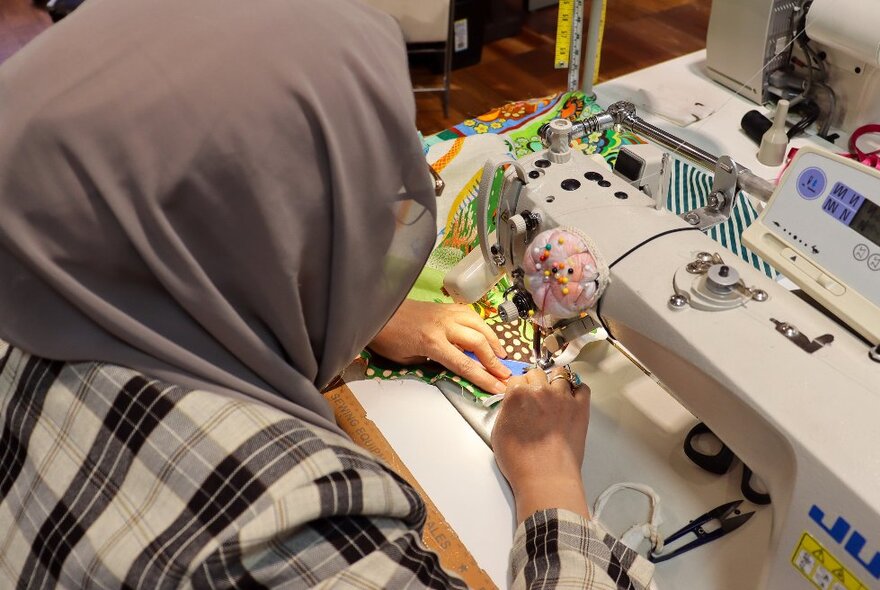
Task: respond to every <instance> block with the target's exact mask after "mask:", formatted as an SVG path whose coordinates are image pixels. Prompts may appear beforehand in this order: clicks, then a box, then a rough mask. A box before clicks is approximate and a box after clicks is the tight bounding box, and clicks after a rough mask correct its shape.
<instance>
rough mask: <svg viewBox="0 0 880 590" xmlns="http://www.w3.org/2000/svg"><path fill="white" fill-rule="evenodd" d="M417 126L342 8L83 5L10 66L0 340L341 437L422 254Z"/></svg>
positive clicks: (386, 52)
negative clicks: (347, 376)
mask: <svg viewBox="0 0 880 590" xmlns="http://www.w3.org/2000/svg"><path fill="white" fill-rule="evenodd" d="M414 110H415V109H414V100H413V95H412V88H411V84H410V80H409V73H408V68H407V63H406V55H405V50H404V44H403V39H402V35H401V33H400V30H399V27H398V26H397V24H396V23H395V22H394V21H393V20H392V19H391V18H390V17H388V16H386V15H383V14H381V13H379V12H377V11H375V10H373V9H371V8H369V7H367V6H365V5H362V4H360V3H359V2H357V1H356V0H249V1H248V2H241V1H239V0H186V1H185V2H180V1H179V0H89V1H88V2H85V3H84V4H83V5H82V6H81V7H80V8H79V9H78V10H77V11H75V12H74V13H73V14H72V15H71V16H69V17H68V18H66V19H64V20H63V21H61V22H60V23H58V24H57V25H55V26H53V27H52V28H50V29H49V30H48V31H46V32H45V33H43V34H42V35H41V36H39V37H37V38H36V39H35V40H34V41H32V42H31V44H30V45H28V46H26V47H25V48H24V49H23V50H21V51H20V52H19V53H18V54H16V55H15V56H13V57H12V58H11V59H9V60H8V61H7V62H5V63H4V64H3V66H2V67H0V338H2V339H3V340H6V341H8V342H10V343H11V344H13V345H15V346H18V347H20V348H21V349H23V350H25V351H27V352H29V353H32V354H36V355H39V356H42V357H46V358H50V359H55V360H62V361H102V362H109V363H114V364H119V365H123V366H127V367H131V368H134V369H137V370H139V371H142V372H144V373H146V374H148V375H152V376H155V377H157V378H159V379H162V380H165V381H168V382H172V383H179V384H181V385H184V386H188V387H197V388H202V389H208V390H212V391H217V392H221V393H225V394H227V395H230V396H241V397H245V398H250V399H255V400H259V401H261V402H264V403H268V404H271V405H273V406H276V407H278V408H280V409H282V410H284V411H287V412H289V413H291V414H293V415H295V416H297V417H299V418H301V419H303V420H305V421H307V422H309V423H311V424H313V425H316V426H320V427H323V428H327V429H331V430H337V429H336V427H335V423H334V421H333V414H332V412H331V411H330V409H329V406H328V405H327V404H326V402H325V401H324V400H323V399H322V397H321V395H320V393H319V391H318V388H320V387H321V386H323V385H325V384H326V383H327V382H328V381H329V380H331V379H332V378H333V376H335V375H336V374H337V373H338V372H339V371H341V369H342V368H344V367H345V365H346V364H348V363H349V362H350V361H351V360H352V359H353V358H354V356H355V355H356V354H357V351H358V350H359V349H361V348H362V347H363V346H365V345H366V344H367V343H368V342H369V341H370V340H371V339H372V338H373V337H374V336H375V335H376V334H377V333H378V331H379V330H380V328H381V327H382V326H383V325H384V323H385V322H386V321H387V320H388V318H389V317H390V316H391V314H392V313H393V312H394V310H395V309H396V308H397V306H398V305H399V304H400V302H401V301H402V299H403V298H404V296H405V294H406V292H407V290H408V289H409V288H410V287H411V285H412V283H413V281H414V280H415V278H416V276H417V274H418V272H419V271H420V269H421V267H422V265H423V263H424V261H425V260H426V258H427V256H428V253H429V251H430V249H431V247H432V245H433V239H434V228H435V221H434V216H435V203H434V200H435V197H434V195H433V192H432V184H431V181H430V177H429V175H428V172H427V167H426V164H425V161H424V158H423V154H422V150H421V144H420V142H419V139H418V136H417V133H416V130H415V126H414V120H415V112H414ZM337 432H338V430H337Z"/></svg>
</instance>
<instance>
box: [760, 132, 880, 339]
mask: <svg viewBox="0 0 880 590" xmlns="http://www.w3.org/2000/svg"><path fill="white" fill-rule="evenodd" d="M743 240H744V241H745V243H746V244H747V245H748V246H749V247H751V248H752V249H753V250H755V251H756V252H758V253H759V254H760V255H761V256H763V257H764V259H765V260H767V261H768V262H769V263H770V264H772V265H774V266H775V267H776V268H777V269H778V270H779V271H780V272H782V273H783V274H785V275H786V276H788V277H789V278H790V279H791V280H792V281H794V282H795V283H797V284H798V285H799V286H800V287H801V288H802V289H804V291H806V292H807V293H809V294H810V296H812V297H813V298H814V299H816V300H817V301H818V302H819V303H820V304H822V305H823V306H825V307H826V308H827V309H828V310H830V311H831V312H832V313H834V314H835V315H837V316H838V317H839V318H840V319H841V320H842V321H844V322H845V323H847V324H848V325H850V326H851V327H852V328H853V329H855V330H856V331H858V332H859V333H860V334H862V335H863V336H864V337H865V338H867V339H868V340H869V342H871V344H877V343H880V172H878V171H877V170H874V169H872V168H868V167H867V166H864V165H862V164H860V163H858V162H855V161H853V160H849V159H847V158H843V157H841V156H837V155H835V154H831V153H828V152H825V151H821V150H818V149H815V148H803V149H801V150H800V151H799V152H798V155H797V156H796V158H795V159H794V160H793V161H792V163H791V164H790V165H789V167H788V169H787V170H786V171H785V174H784V175H783V177H782V180H781V181H780V183H779V186H778V187H777V188H776V191H775V192H774V193H773V196H772V197H771V199H770V201H769V203H768V205H767V207H766V208H765V209H764V212H763V213H762V214H761V217H760V218H759V219H758V220H757V221H756V222H755V223H753V224H752V226H751V227H749V228H748V229H747V230H746V231H745V233H744V234H743Z"/></svg>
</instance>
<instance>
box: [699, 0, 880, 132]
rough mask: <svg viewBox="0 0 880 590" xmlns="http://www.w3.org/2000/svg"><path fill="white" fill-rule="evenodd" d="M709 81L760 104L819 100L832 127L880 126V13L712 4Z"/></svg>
mask: <svg viewBox="0 0 880 590" xmlns="http://www.w3.org/2000/svg"><path fill="white" fill-rule="evenodd" d="M706 52H707V69H708V73H709V76H710V77H712V78H713V79H715V80H716V81H718V82H719V83H721V84H723V85H724V86H727V87H728V88H731V89H732V90H734V91H735V92H737V93H738V94H741V95H742V96H745V97H746V98H749V99H750V100H752V101H754V102H756V103H757V104H762V103H764V102H766V101H768V100H770V99H771V98H774V97H775V98H785V99H790V100H794V99H797V100H800V99H802V98H807V99H815V100H816V101H817V102H818V103H820V104H821V107H822V111H823V115H824V117H823V119H826V118H827V121H828V125H827V126H825V130H826V131H827V129H828V127H829V126H830V125H834V126H835V127H837V128H840V129H842V130H843V131H845V132H851V131H853V130H854V129H856V128H857V127H859V126H861V125H864V124H866V123H875V122H877V121H878V120H880V102H878V101H877V98H876V97H877V96H878V91H880V10H878V6H877V2H876V1H875V0H713V1H712V13H711V17H710V20H709V33H708V35H707V38H706Z"/></svg>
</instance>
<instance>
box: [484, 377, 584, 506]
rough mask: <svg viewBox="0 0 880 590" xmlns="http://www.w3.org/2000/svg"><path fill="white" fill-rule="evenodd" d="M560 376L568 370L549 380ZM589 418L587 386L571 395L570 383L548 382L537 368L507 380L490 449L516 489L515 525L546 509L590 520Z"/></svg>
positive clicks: (502, 471) (581, 387)
mask: <svg viewBox="0 0 880 590" xmlns="http://www.w3.org/2000/svg"><path fill="white" fill-rule="evenodd" d="M556 375H566V372H565V369H562V368H558V369H554V371H553V372H552V373H551V377H550V378H551V379H553V377H554V376H556ZM589 420H590V388H589V387H587V386H586V385H580V386H579V387H577V388H576V389H575V390H574V391H572V388H571V384H570V383H569V382H568V380H567V379H553V383H548V381H547V375H546V374H545V373H544V371H541V370H539V369H533V370H531V371H529V372H528V373H527V374H526V375H524V376H522V377H511V379H510V380H509V381H508V384H507V395H506V396H505V397H504V401H503V402H502V406H501V411H500V412H499V414H498V421H497V422H496V423H495V428H494V429H493V430H492V448H493V449H494V451H495V461H496V462H497V463H498V467H499V468H500V469H501V473H503V474H504V477H506V478H507V481H508V482H509V483H510V487H511V489H512V490H513V495H514V498H515V499H516V514H517V522H522V521H523V520H525V519H526V518H527V517H528V516H529V515H530V514H532V513H533V512H535V511H537V510H543V509H546V508H564V509H566V510H571V511H572V512H576V513H578V514H580V515H582V516H584V517H585V518H589V510H588V508H587V500H586V496H585V493H584V488H583V480H582V479H581V465H582V464H583V462H584V448H585V445H586V439H587V426H588V424H589Z"/></svg>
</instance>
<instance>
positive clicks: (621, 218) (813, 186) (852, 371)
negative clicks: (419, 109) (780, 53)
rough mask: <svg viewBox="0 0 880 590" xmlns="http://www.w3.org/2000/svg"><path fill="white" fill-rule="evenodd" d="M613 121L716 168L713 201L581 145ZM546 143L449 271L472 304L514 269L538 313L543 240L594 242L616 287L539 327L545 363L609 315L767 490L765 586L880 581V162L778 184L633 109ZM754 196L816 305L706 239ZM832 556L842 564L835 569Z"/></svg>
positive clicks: (573, 349) (517, 301) (497, 174)
mask: <svg viewBox="0 0 880 590" xmlns="http://www.w3.org/2000/svg"><path fill="white" fill-rule="evenodd" d="M613 126H620V127H622V128H625V129H628V130H630V131H633V132H635V133H637V134H639V135H641V136H643V137H646V138H649V139H652V140H654V141H656V142H658V143H660V144H661V145H663V146H665V147H667V148H668V149H670V150H672V151H673V153H675V154H676V155H677V156H679V157H682V158H685V159H688V160H690V161H692V162H695V163H698V164H700V165H702V166H706V167H709V168H710V169H713V170H714V171H715V180H714V185H713V187H712V191H711V194H710V196H709V199H708V204H707V205H706V206H705V207H703V208H700V209H697V210H694V211H689V212H687V213H685V214H683V215H682V216H677V215H674V214H672V213H671V212H669V211H668V210H666V209H665V208H664V207H663V206H662V202H661V199H659V198H649V197H648V196H647V195H645V194H643V193H641V192H640V191H638V190H636V189H634V188H633V186H632V185H631V184H630V183H628V182H626V181H625V180H624V179H623V178H620V177H618V176H617V175H615V174H613V173H612V171H611V170H610V169H609V168H608V167H607V166H606V165H605V164H604V163H599V162H597V161H595V160H593V159H592V158H590V157H589V156H586V155H585V154H583V153H582V152H581V151H579V150H576V149H572V148H571V147H570V143H571V141H572V140H573V139H575V138H578V137H583V136H584V135H587V134H589V133H591V132H593V131H597V130H602V129H607V128H610V127H613ZM542 137H543V140H544V144H545V146H547V147H546V149H544V150H543V151H541V152H538V153H535V154H533V155H531V156H528V157H526V158H523V159H521V160H519V161H517V162H516V163H511V164H510V165H509V166H507V167H506V169H505V166H503V165H491V166H487V168H486V169H485V170H484V176H483V182H482V183H481V184H482V186H481V196H480V209H481V210H480V219H478V224H479V232H480V237H481V249H480V250H477V251H475V252H474V253H472V254H471V255H470V256H469V257H468V258H466V259H465V260H464V261H463V262H462V263H460V265H459V267H457V268H456V269H454V270H453V272H451V273H450V274H449V275H448V276H447V279H446V281H445V287H446V289H447V291H449V292H450V294H452V295H453V297H454V298H456V299H457V300H459V301H473V300H475V299H477V298H478V297H479V296H481V295H482V294H483V293H484V292H485V291H486V290H488V289H489V288H490V287H491V286H492V285H493V284H494V283H495V282H496V280H497V279H498V278H499V276H500V275H501V274H504V273H506V274H507V275H508V276H509V277H510V278H511V279H512V282H513V285H514V286H513V288H512V289H511V291H510V293H509V297H508V299H509V300H508V302H507V303H505V305H504V306H503V308H502V313H503V314H504V315H506V317H507V319H509V320H514V319H516V318H519V319H520V321H535V318H536V317H539V316H540V315H541V312H542V310H541V302H540V301H538V302H536V301H535V300H534V298H533V297H531V296H530V294H529V292H528V289H527V288H526V285H525V284H524V281H523V276H524V274H525V273H524V269H523V264H524V262H523V261H524V256H525V255H526V254H527V253H528V252H529V250H530V249H531V248H533V247H537V246H536V245H535V244H532V240H533V238H534V237H535V236H536V235H538V234H539V233H540V232H542V231H545V230H548V229H552V228H559V227H572V228H575V229H576V230H578V231H580V232H583V234H585V235H587V236H589V238H591V240H592V242H593V243H594V244H595V248H596V249H598V250H599V251H600V254H601V256H602V257H603V258H604V259H605V261H606V262H607V265H608V268H609V274H610V282H609V284H608V286H607V288H606V289H605V291H604V294H603V295H602V297H601V299H600V300H599V303H598V305H597V306H596V307H595V308H594V309H593V310H592V311H591V312H590V313H589V314H588V315H586V316H583V317H581V315H576V316H575V317H571V318H565V319H561V320H559V321H558V322H556V323H555V324H554V325H550V326H548V325H546V324H540V323H538V322H536V323H535V334H536V338H535V357H536V361H537V362H538V364H539V365H541V366H543V367H545V368H546V367H549V366H552V365H553V364H554V363H555V362H557V361H559V360H560V359H563V358H565V362H568V360H569V359H571V358H574V359H575V360H574V361H573V363H572V366H573V367H574V368H575V370H577V366H578V361H577V356H578V354H579V350H578V347H579V346H580V345H581V343H582V336H583V335H584V334H585V333H588V332H589V331H590V330H592V329H593V328H594V326H596V325H597V324H598V325H601V326H603V327H604V328H605V329H606V330H607V332H608V334H609V337H610V338H611V339H612V340H613V341H615V342H616V343H617V345H619V346H621V347H623V348H625V350H626V351H627V353H628V354H629V355H631V356H632V357H633V358H635V359H636V360H637V362H638V363H639V364H641V365H642V367H643V368H644V369H645V370H646V371H648V372H650V374H652V375H654V376H655V377H656V378H657V379H658V380H659V381H660V382H661V384H662V385H663V386H664V387H665V388H666V389H667V390H668V391H669V392H670V393H671V394H672V395H673V396H674V397H675V398H677V399H678V400H679V401H680V402H681V403H682V404H683V405H684V406H685V407H687V408H688V409H689V410H690V411H691V412H692V413H693V414H694V415H696V416H697V417H698V418H699V419H700V420H702V421H703V422H705V424H706V425H708V427H709V428H711V430H712V431H713V432H714V433H715V434H716V435H717V436H718V437H719V438H720V440H721V441H723V442H724V444H726V445H727V446H728V447H729V448H730V449H732V451H733V452H734V453H735V454H736V455H737V456H738V457H740V458H741V459H742V461H743V462H744V463H745V464H747V465H748V466H749V467H751V468H752V469H753V470H754V472H755V473H756V474H757V475H758V476H759V477H760V478H761V480H762V481H763V482H764V484H765V485H766V488H767V491H768V492H769V494H770V496H771V497H772V511H773V525H772V533H771V536H770V539H769V545H768V548H767V554H766V560H765V562H764V563H763V564H761V565H760V566H759V567H762V568H763V576H762V578H763V580H764V583H763V586H762V587H763V588H768V589H774V590H776V589H788V588H804V589H807V588H814V587H818V588H823V589H826V588H827V589H835V590H839V589H843V588H846V589H850V588H854V589H861V588H866V589H877V588H880V452H878V442H880V424H878V418H880V349H878V347H877V344H878V342H880V173H877V172H876V171H874V170H871V169H869V168H867V167H862V166H861V165H859V164H856V163H854V162H850V161H848V160H845V159H843V158H839V157H837V156H834V155H832V154H828V153H823V152H820V151H817V150H803V151H802V153H801V154H799V156H798V158H797V159H796V160H795V161H794V162H793V163H792V164H791V166H790V167H789V169H788V170H787V172H786V173H785V175H784V177H783V179H782V181H781V182H780V184H779V186H778V187H777V188H775V189H774V187H773V186H772V185H770V184H769V183H767V182H766V181H764V180H762V179H760V178H758V177H756V176H755V175H754V174H752V173H751V172H750V171H749V170H747V169H745V168H743V167H741V166H739V165H737V164H736V162H734V161H733V160H732V159H730V158H729V157H720V158H716V157H715V156H713V155H711V154H708V153H706V152H704V151H702V150H700V149H699V148H696V147H694V146H692V145H689V144H687V143H685V142H683V141H681V140H679V139H677V138H675V137H674V136H672V135H670V134H668V133H665V132H664V131H662V130H660V129H658V128H656V127H653V126H652V125H650V124H648V123H646V122H645V121H644V120H642V119H641V118H640V117H638V116H637V115H636V113H635V109H634V108H633V107H632V105H630V104H628V103H616V104H615V105H612V106H611V107H610V108H609V109H608V110H607V111H605V112H603V113H601V114H599V115H597V116H595V117H590V118H588V119H586V120H584V121H578V122H575V123H572V122H570V121H567V120H556V121H554V122H553V123H551V124H550V125H549V126H547V127H546V128H544V129H543V130H542ZM493 187H494V190H496V191H498V192H499V199H498V206H497V209H496V210H495V211H494V212H493V215H494V217H495V219H496V220H497V229H496V231H495V233H492V234H490V233H489V232H488V224H487V214H489V213H490V211H489V202H490V199H489V195H490V192H491V191H492V190H493ZM739 190H745V191H747V192H749V193H750V194H751V195H752V197H754V198H756V199H758V200H760V201H762V202H766V203H767V206H766V209H765V210H764V211H763V213H762V216H761V218H760V219H759V220H758V221H757V222H755V223H754V224H753V225H752V226H751V227H750V228H749V229H748V230H747V232H746V234H745V236H744V239H745V240H746V242H747V243H748V244H749V245H750V246H751V247H752V249H753V250H755V251H756V252H758V253H759V254H760V255H762V256H763V257H764V258H765V259H766V260H767V261H768V262H770V263H771V264H773V265H774V266H775V267H776V268H777V269H778V270H780V271H781V272H783V273H785V274H786V275H787V276H788V277H789V278H791V279H792V280H793V281H794V282H796V283H797V284H798V285H799V286H800V287H801V288H802V289H803V290H804V291H805V292H806V293H808V294H809V295H810V296H811V297H812V301H811V302H808V301H806V300H805V299H804V298H801V297H799V296H797V295H796V294H794V293H792V292H790V291H788V290H786V289H785V288H783V287H782V286H780V285H779V284H778V283H777V282H775V281H773V280H771V279H769V278H768V277H767V276H766V275H764V274H763V273H761V272H759V271H758V270H756V269H755V268H754V267H753V266H752V264H751V263H748V262H745V261H743V260H741V259H738V258H736V257H735V255H734V254H733V253H732V252H727V251H724V250H722V249H721V248H720V247H719V245H718V244H717V243H716V242H714V241H712V240H711V239H709V238H708V237H707V236H706V235H705V234H704V233H703V231H702V230H706V229H708V228H709V227H712V226H713V225H715V224H717V223H720V222H722V221H724V220H726V219H727V218H728V217H729V216H730V215H731V214H732V212H733V211H732V207H733V205H734V202H735V196H736V194H737V192H738V191H739ZM538 246H539V245H538ZM585 350H586V349H585ZM807 540H809V541H810V542H809V543H806V541H807ZM805 543H806V544H805ZM805 547H820V548H821V550H822V551H824V552H827V553H822V555H833V556H834V559H835V560H836V561H834V562H832V561H830V560H828V561H824V562H820V559H821V555H817V554H815V553H813V552H811V551H809V550H807V549H805ZM830 563H838V564H841V568H839V571H833V572H829V571H828V570H827V568H826V567H825V566H828V567H831V566H829V565H828V564H830ZM823 564H824V565H823ZM835 584H836V585H835Z"/></svg>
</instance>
